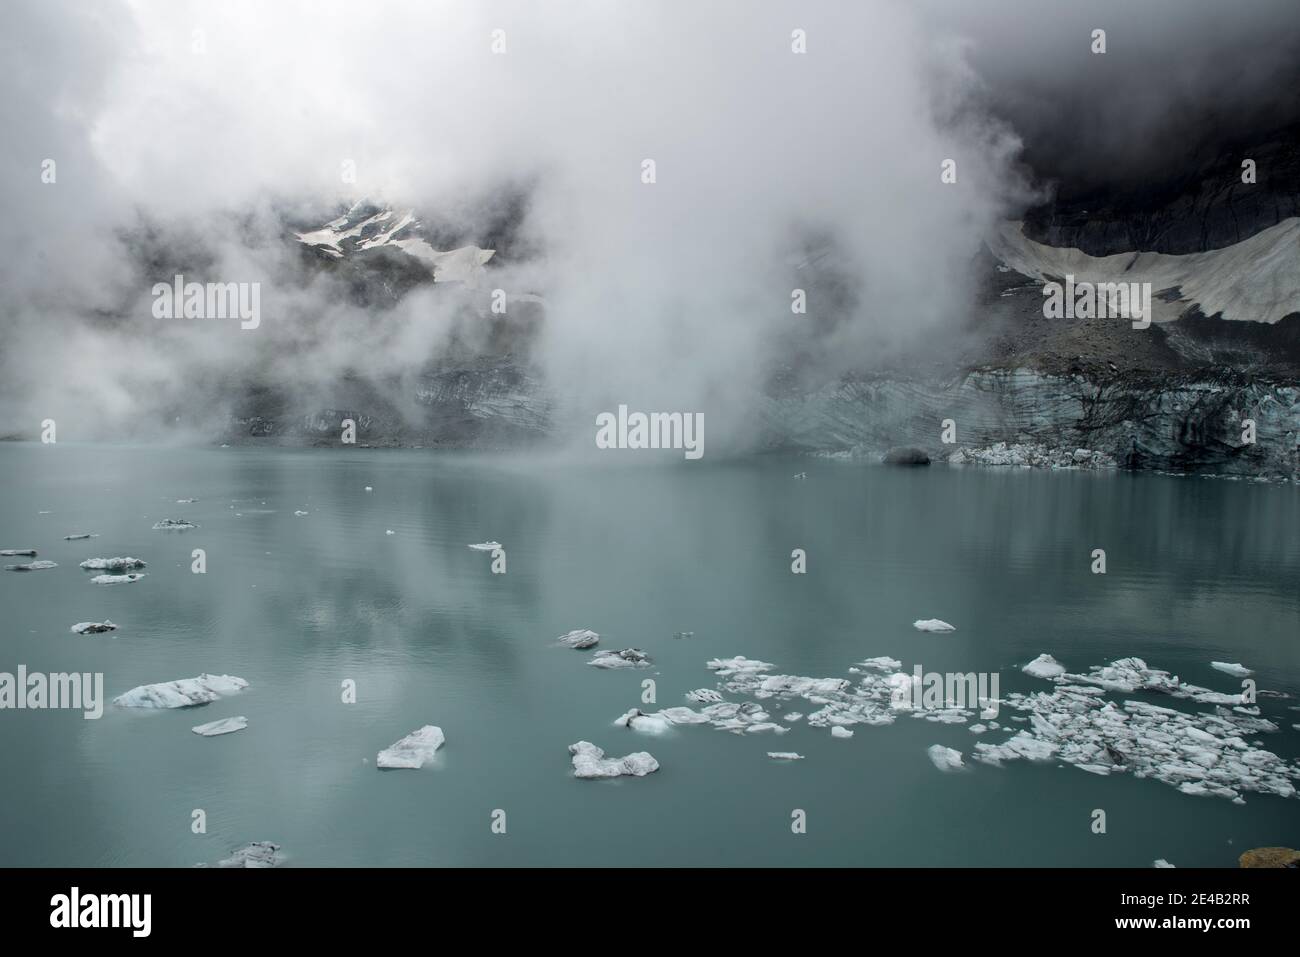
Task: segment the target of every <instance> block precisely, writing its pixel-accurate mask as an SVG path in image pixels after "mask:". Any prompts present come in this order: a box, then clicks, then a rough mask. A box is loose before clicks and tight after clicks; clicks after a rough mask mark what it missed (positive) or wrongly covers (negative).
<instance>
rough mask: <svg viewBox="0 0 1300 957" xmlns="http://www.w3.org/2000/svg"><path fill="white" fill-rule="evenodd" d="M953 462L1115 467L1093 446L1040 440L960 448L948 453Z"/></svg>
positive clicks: (1110, 459) (1090, 467)
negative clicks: (1069, 446)
mask: <svg viewBox="0 0 1300 957" xmlns="http://www.w3.org/2000/svg"><path fill="white" fill-rule="evenodd" d="M948 462H949V463H950V464H952V465H971V464H973V465H1010V466H1014V467H1019V468H1039V469H1113V468H1116V467H1117V464H1118V463H1116V461H1115V457H1114V456H1113V455H1109V454H1107V453H1106V452H1095V451H1093V450H1091V449H1054V448H1051V447H1049V446H1046V445H1042V444H1040V443H1037V442H1026V443H1012V444H1011V445H1008V444H1007V443H1006V442H997V443H995V444H994V445H990V446H988V447H987V448H982V449H965V448H963V449H958V450H957V451H956V452H953V453H952V455H950V456H948Z"/></svg>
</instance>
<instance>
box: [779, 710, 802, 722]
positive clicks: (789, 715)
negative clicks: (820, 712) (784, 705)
mask: <svg viewBox="0 0 1300 957" xmlns="http://www.w3.org/2000/svg"><path fill="white" fill-rule="evenodd" d="M781 720H782V721H789V722H791V723H793V722H795V721H802V720H803V715H802V714H800V713H799V712H798V711H787V712H786V713H785V714H783V715H781Z"/></svg>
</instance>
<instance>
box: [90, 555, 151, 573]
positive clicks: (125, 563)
mask: <svg viewBox="0 0 1300 957" xmlns="http://www.w3.org/2000/svg"><path fill="white" fill-rule="evenodd" d="M81 567H82V568H90V569H94V570H96V571H109V572H120V571H124V570H125V569H128V568H144V567H145V563H144V562H142V561H140V559H138V558H87V559H86V560H85V561H84V562H82V563H81Z"/></svg>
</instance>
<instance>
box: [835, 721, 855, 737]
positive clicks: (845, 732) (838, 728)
mask: <svg viewBox="0 0 1300 957" xmlns="http://www.w3.org/2000/svg"><path fill="white" fill-rule="evenodd" d="M831 737H832V738H851V737H853V732H852V731H850V730H849V729H848V728H846V727H844V725H842V724H837V725H834V726H832V728H831Z"/></svg>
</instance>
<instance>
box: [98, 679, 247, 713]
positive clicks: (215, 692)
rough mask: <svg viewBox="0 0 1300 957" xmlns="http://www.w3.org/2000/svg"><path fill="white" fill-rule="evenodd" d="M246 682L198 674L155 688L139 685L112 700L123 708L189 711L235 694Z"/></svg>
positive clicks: (159, 684)
mask: <svg viewBox="0 0 1300 957" xmlns="http://www.w3.org/2000/svg"><path fill="white" fill-rule="evenodd" d="M247 687H248V682H247V681H245V680H244V679H243V678H237V677H235V676H234V675H209V674H202V675H199V676H198V677H197V678H178V679H177V680H176V681H163V682H159V683H158V684H152V685H140V686H139V687H136V688H132V689H131V690H130V691H127V692H125V693H124V694H120V695H118V696H117V697H116V698H114V699H113V703H114V704H116V705H119V706H121V707H123V708H192V707H194V706H195V705H200V704H207V703H208V702H210V701H216V700H217V699H218V698H222V697H225V696H226V695H232V694H237V693H238V692H240V691H243V690H244V689H245V688H247Z"/></svg>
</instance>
